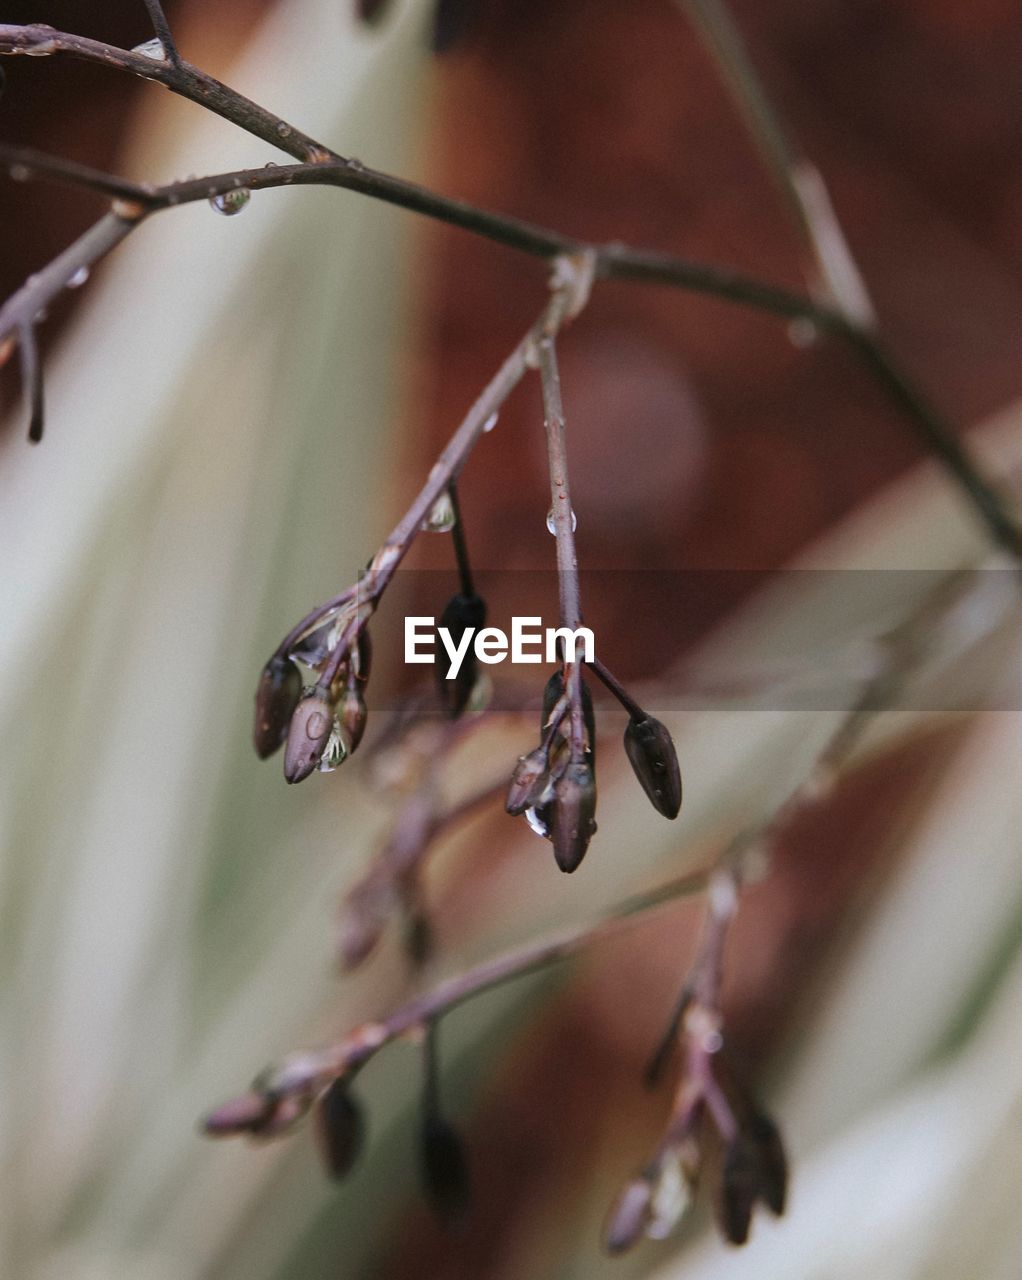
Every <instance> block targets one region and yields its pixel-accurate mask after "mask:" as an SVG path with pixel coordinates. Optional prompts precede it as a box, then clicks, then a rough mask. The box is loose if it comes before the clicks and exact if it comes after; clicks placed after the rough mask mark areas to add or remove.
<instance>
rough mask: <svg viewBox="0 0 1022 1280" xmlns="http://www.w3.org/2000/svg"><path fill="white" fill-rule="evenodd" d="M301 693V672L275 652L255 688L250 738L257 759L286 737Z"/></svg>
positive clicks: (272, 751)
mask: <svg viewBox="0 0 1022 1280" xmlns="http://www.w3.org/2000/svg"><path fill="white" fill-rule="evenodd" d="M301 696H302V674H301V672H300V671H299V670H298V668H297V667H296V666H295V664H294V663H293V662H292V661H291V660H290V659H289V658H285V657H283V656H282V655H280V654H275V655H274V656H273V657H272V658H271V659H270V660H269V662H268V663H267V664H266V666H265V667H263V672H262V675H261V676H260V677H259V688H258V689H257V690H256V698H255V704H256V705H255V724H254V726H253V729H252V741H253V744H254V745H255V749H256V755H257V756H258V757H259V759H260V760H266V759H267V758H268V757H269V756H272V755H273V753H274V752H275V751H276V750H277V749H278V748H279V747H280V745H281V743H282V742H283V741H284V739H285V738H286V737H287V733H288V725H289V724H290V722H291V717H292V716H293V715H294V710H295V707H296V706H297V705H298V700H299V698H300V697H301Z"/></svg>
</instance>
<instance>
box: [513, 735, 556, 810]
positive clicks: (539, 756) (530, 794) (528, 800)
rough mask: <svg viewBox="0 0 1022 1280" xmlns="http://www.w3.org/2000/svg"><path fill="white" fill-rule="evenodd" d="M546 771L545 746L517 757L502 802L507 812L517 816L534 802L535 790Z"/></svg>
mask: <svg viewBox="0 0 1022 1280" xmlns="http://www.w3.org/2000/svg"><path fill="white" fill-rule="evenodd" d="M548 771H549V766H548V764H547V752H546V748H545V747H537V748H536V749H535V751H530V752H529V754H528V755H527V756H519V757H518V763H517V764H516V765H515V771H514V773H513V774H512V775H511V785H510V786H509V787H508V791H507V800H506V801H505V802H504V808H505V809H506V810H507V811H508V813H510V814H512V815H513V816H515V817H517V816H518V814H520V813H524V812H525V810H526V809H528V808H529V807H530V805H532V804H534V803H535V797H536V792H537V790H540V789H542V785H543V783H544V781H545V779H546V777H547V774H548Z"/></svg>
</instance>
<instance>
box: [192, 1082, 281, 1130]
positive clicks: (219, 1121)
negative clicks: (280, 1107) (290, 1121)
mask: <svg viewBox="0 0 1022 1280" xmlns="http://www.w3.org/2000/svg"><path fill="white" fill-rule="evenodd" d="M275 1106H276V1102H275V1100H274V1099H273V1098H271V1097H267V1096H266V1094H263V1093H257V1092H256V1091H255V1090H252V1091H251V1092H249V1093H243V1094H242V1095H241V1097H240V1098H232V1099H231V1101H230V1102H225V1103H224V1104H223V1106H220V1107H217V1108H216V1110H215V1111H211V1112H210V1113H209V1114H208V1115H207V1116H204V1117H203V1119H202V1131H203V1133H205V1134H206V1135H207V1136H209V1137H210V1138H233V1137H236V1136H237V1135H238V1134H239V1133H256V1132H258V1131H259V1129H260V1128H261V1127H262V1126H263V1125H264V1124H265V1123H266V1121H267V1119H268V1118H269V1116H270V1115H271V1114H272V1112H273V1109H274V1107H275Z"/></svg>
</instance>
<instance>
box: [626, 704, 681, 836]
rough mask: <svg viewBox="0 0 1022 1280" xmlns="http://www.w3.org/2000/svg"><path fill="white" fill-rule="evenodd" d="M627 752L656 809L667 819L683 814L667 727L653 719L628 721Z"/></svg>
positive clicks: (675, 765)
mask: <svg viewBox="0 0 1022 1280" xmlns="http://www.w3.org/2000/svg"><path fill="white" fill-rule="evenodd" d="M625 751H626V752H627V753H628V759H629V761H630V762H631V766H632V769H633V770H634V772H635V776H636V777H637V778H638V779H639V781H640V782H641V783H642V789H643V791H645V793H646V795H647V796H649V798H650V801H651V803H652V805H653V808H654V809H656V811H657V812H658V813H662V814H663V815H664V817H665V818H676V817H677V816H678V813H679V811H680V810H681V770H680V769H679V768H678V756H677V752H676V751H675V750H674V742H673V741H672V740H671V735H670V734H669V733H668V732H667V729H666V727H665V726H664V725H662V724H661V723H660V721H659V720H655V719H654V718H653V716H646V718H645V719H644V720H629V721H628V726H627V728H626V729H625Z"/></svg>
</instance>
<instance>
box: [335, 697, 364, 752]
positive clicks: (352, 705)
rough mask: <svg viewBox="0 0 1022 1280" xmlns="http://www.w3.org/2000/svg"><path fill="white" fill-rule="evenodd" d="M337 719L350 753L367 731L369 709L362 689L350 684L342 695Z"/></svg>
mask: <svg viewBox="0 0 1022 1280" xmlns="http://www.w3.org/2000/svg"><path fill="white" fill-rule="evenodd" d="M337 719H338V722H339V723H340V726H341V732H342V733H343V734H344V738H345V741H346V742H347V744H348V754H349V755H350V754H351V752H353V751H354V750H355V748H356V747H357V746H358V744H359V743H360V742H361V741H362V735H363V734H364V733H365V731H366V721H367V720H368V719H369V709H368V708H367V707H366V700H365V698H363V697H362V690H361V689H359V688H358V687H353V686H352V685H351V684H349V686H348V688H347V689H345V691H344V693H343V694H342V695H341V701H340V703H339V704H338V707H337Z"/></svg>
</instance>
